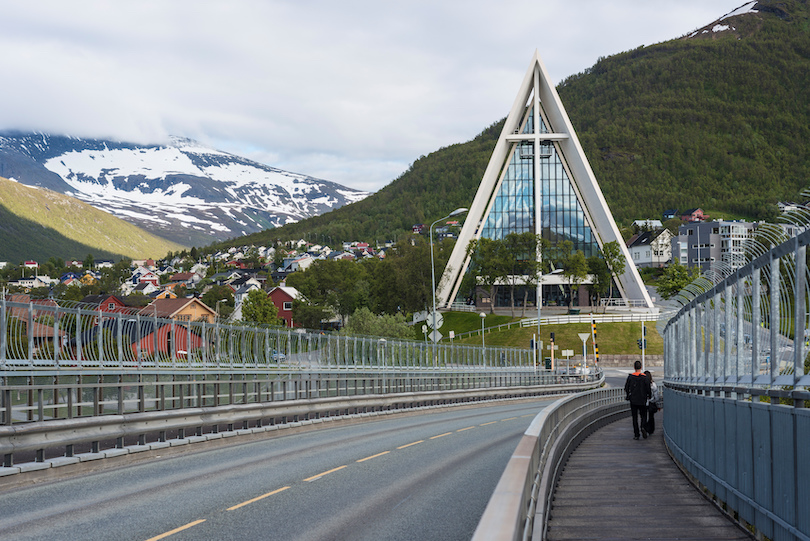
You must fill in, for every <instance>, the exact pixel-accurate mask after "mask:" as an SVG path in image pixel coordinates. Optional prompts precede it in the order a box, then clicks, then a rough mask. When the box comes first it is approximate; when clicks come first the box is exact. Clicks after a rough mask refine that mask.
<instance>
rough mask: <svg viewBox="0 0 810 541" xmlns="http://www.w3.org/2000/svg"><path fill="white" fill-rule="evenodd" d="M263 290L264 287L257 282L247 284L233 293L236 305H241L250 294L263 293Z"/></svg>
mask: <svg viewBox="0 0 810 541" xmlns="http://www.w3.org/2000/svg"><path fill="white" fill-rule="evenodd" d="M261 290H262V286H261V285H259V284H258V283H257V282H247V283H245V284H244V285H242V286H240V287H239V289H237V290H236V291H234V293H233V300H234V303H235V304H237V305H241V304H242V303H243V302H244V300H245V299H246V298H247V296H248V293H250V292H251V291H261Z"/></svg>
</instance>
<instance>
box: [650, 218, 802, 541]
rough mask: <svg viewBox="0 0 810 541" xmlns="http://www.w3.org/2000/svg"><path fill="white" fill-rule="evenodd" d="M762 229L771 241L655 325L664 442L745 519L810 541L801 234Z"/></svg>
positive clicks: (776, 535)
mask: <svg viewBox="0 0 810 541" xmlns="http://www.w3.org/2000/svg"><path fill="white" fill-rule="evenodd" d="M760 230H762V228H760ZM770 231H773V230H770ZM760 234H763V235H764V238H765V239H768V240H769V242H768V243H767V244H768V245H771V246H773V247H772V248H770V249H767V248H766V247H765V245H763V242H761V241H757V240H752V246H753V247H755V248H758V250H755V251H754V257H752V260H751V261H750V262H749V263H748V264H746V265H744V266H742V267H741V268H739V269H737V270H733V269H731V268H724V267H722V266H721V267H719V268H715V269H713V270H712V271H711V272H710V273H709V274H708V275H707V276H704V277H703V278H701V279H699V280H698V281H696V282H694V283H693V284H692V285H691V286H689V287H687V288H686V290H685V291H683V292H682V293H681V296H680V298H681V300H682V304H683V307H682V308H681V309H680V311H678V312H677V314H675V315H674V317H672V319H670V320H669V322H668V323H667V324H666V326H665V328H664V332H663V333H662V334H663V337H664V359H665V363H664V387H665V389H664V394H665V401H666V404H667V408H666V409H665V410H664V431H665V438H666V442H667V445H668V446H669V448H670V450H671V452H672V454H673V456H674V457H675V458H676V459H677V460H678V461H679V462H680V463H681V464H682V465H683V467H684V468H685V469H686V470H687V471H688V472H689V474H690V475H691V476H692V477H693V478H694V479H695V480H696V481H697V483H699V484H700V485H701V486H702V487H703V488H704V489H705V490H706V491H708V492H709V493H711V494H712V495H713V496H714V497H715V498H716V499H717V500H718V501H719V503H721V505H723V506H725V507H726V508H727V510H728V512H729V514H730V515H733V516H734V517H736V518H737V519H738V520H739V522H741V523H742V524H743V525H746V526H748V527H749V528H751V529H754V530H756V531H757V532H758V535H762V536H766V537H767V538H770V539H810V516H809V515H808V513H807V510H808V509H810V488H808V484H807V479H808V478H810V411H808V410H807V409H806V406H807V405H808V404H809V403H810V402H808V401H810V392H808V385H810V376H808V375H807V367H808V358H807V351H808V347H807V339H808V332H807V329H808V328H810V326H809V325H808V314H810V310H809V309H808V298H809V297H810V294H809V293H810V292H809V291H808V284H810V276H808V267H807V244H808V243H810V231H805V232H803V233H801V234H799V235H797V236H795V237H793V238H791V239H788V240H786V241H783V242H779V240H780V239H779V238H778V235H776V234H775V233H773V232H769V229H768V228H765V229H764V231H760Z"/></svg>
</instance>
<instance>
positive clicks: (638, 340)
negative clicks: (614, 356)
mask: <svg viewBox="0 0 810 541" xmlns="http://www.w3.org/2000/svg"><path fill="white" fill-rule="evenodd" d="M636 344H638V349H642V348H643V347H644V346H643V345H642V341H641V338H639V339H637V340H636Z"/></svg>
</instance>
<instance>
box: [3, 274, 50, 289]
mask: <svg viewBox="0 0 810 541" xmlns="http://www.w3.org/2000/svg"><path fill="white" fill-rule="evenodd" d="M55 281H56V280H55ZM8 285H10V286H17V287H19V288H22V289H24V290H26V291H30V290H31V289H37V288H40V287H48V286H49V285H51V279H50V278H49V277H48V276H31V277H29V278H20V279H19V280H15V281H14V282H9V284H8Z"/></svg>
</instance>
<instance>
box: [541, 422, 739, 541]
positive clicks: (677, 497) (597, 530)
mask: <svg viewBox="0 0 810 541" xmlns="http://www.w3.org/2000/svg"><path fill="white" fill-rule="evenodd" d="M662 417H663V416H662V415H661V414H658V415H656V419H655V420H656V423H657V424H658V425H659V428H658V430H656V432H655V433H654V434H652V435H650V437H649V438H647V439H646V440H645V439H641V440H638V441H636V440H634V439H633V427H632V425H631V421H630V416H629V415H628V416H627V417H625V418H622V419H621V420H619V421H616V422H614V423H611V424H609V425H607V426H606V427H604V428H602V429H600V430H597V431H596V432H595V433H594V434H592V435H591V436H589V437H588V438H587V439H586V440H585V441H583V442H582V443H581V444H580V445H579V447H578V448H577V449H576V450H575V451H574V452H573V454H572V455H571V457H570V458H569V459H568V462H567V464H566V465H565V470H564V471H563V473H562V476H561V477H560V480H559V483H558V484H557V488H556V490H555V492H554V500H553V503H552V508H551V513H550V515H549V522H548V537H547V539H549V540H562V539H565V540H575V539H616V540H619V539H621V540H625V539H662V540H663V539H666V540H672V539H687V540H688V539H695V540H697V539H700V540H711V539H739V540H750V539H752V537H751V536H749V535H748V533H747V532H746V531H744V530H742V529H741V528H739V527H738V526H737V525H736V524H734V523H733V522H731V521H730V520H729V519H728V518H726V517H725V515H723V514H722V513H721V512H720V511H719V510H718V509H717V508H716V507H715V506H714V505H713V504H712V503H711V502H709V501H708V500H706V499H705V498H704V497H703V496H702V495H701V494H700V492H698V490H697V489H696V488H695V487H694V486H692V485H691V484H690V483H689V481H688V480H687V479H686V477H684V475H683V473H681V471H680V470H679V469H678V467H677V466H676V465H675V463H674V462H673V461H672V459H671V458H670V457H669V455H668V454H667V451H666V447H665V446H664V438H663V436H662V430H661V429H660V424H661V421H662V420H663V419H662Z"/></svg>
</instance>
